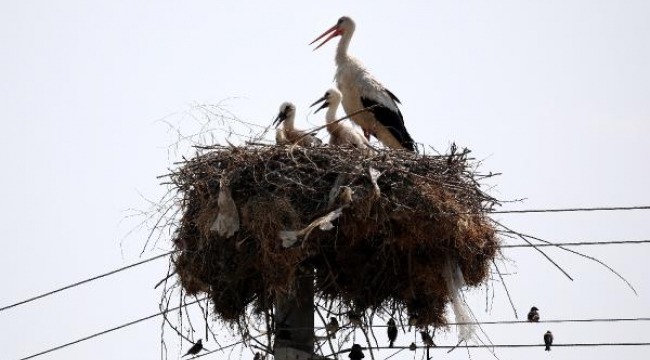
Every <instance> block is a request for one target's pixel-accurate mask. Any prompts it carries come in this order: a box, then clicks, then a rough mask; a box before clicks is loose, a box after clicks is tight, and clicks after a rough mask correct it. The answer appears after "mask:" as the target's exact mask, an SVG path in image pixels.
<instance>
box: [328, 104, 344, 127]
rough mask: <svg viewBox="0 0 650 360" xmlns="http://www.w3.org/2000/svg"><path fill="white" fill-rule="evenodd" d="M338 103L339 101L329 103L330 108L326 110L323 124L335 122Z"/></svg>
mask: <svg viewBox="0 0 650 360" xmlns="http://www.w3.org/2000/svg"><path fill="white" fill-rule="evenodd" d="M340 103H341V101H340V100H339V101H333V102H331V103H330V106H329V107H328V108H327V113H325V122H327V123H328V124H329V123H331V122H333V121H336V110H338V108H339V104H340Z"/></svg>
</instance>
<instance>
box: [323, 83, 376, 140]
mask: <svg viewBox="0 0 650 360" xmlns="http://www.w3.org/2000/svg"><path fill="white" fill-rule="evenodd" d="M342 97H343V96H342V95H341V93H340V92H339V91H338V90H336V89H329V90H327V91H326V92H325V95H323V97H322V98H320V99H318V100H316V102H315V103H313V104H311V106H314V105H316V104H319V103H321V102H322V103H323V105H321V107H319V108H318V109H316V111H315V112H314V113H317V112H318V111H319V110H321V109H325V108H327V113H326V114H325V122H326V123H327V126H326V128H327V132H329V133H330V141H329V143H330V145H337V146H346V145H352V146H354V147H356V148H358V149H366V148H369V147H370V144H369V143H368V140H367V139H366V138H365V137H364V136H363V134H362V133H360V132H359V131H357V129H355V128H353V127H352V126H350V125H349V124H347V123H344V122H341V121H338V122H337V121H336V120H337V117H336V110H338V108H339V105H340V104H341V98H342Z"/></svg>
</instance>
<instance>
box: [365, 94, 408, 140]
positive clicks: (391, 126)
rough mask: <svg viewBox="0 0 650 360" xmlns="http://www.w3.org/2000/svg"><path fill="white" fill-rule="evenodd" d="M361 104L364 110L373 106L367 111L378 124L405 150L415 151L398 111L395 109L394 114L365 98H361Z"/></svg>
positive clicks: (390, 110)
mask: <svg viewBox="0 0 650 360" xmlns="http://www.w3.org/2000/svg"><path fill="white" fill-rule="evenodd" d="M388 94H389V95H390V96H391V98H393V99H397V98H396V97H395V95H393V94H391V93H390V92H389V93H388ZM361 104H363V107H364V108H367V107H370V106H374V107H373V108H372V109H370V110H369V111H370V112H372V113H373V114H374V115H375V119H377V121H379V123H380V124H382V125H383V126H385V127H386V128H387V129H388V130H389V131H390V133H391V134H392V135H393V136H394V137H395V139H397V141H399V143H400V144H402V146H403V147H404V148H405V149H408V150H410V151H415V144H414V142H413V138H411V135H409V133H408V131H406V127H405V126H404V118H403V117H402V112H401V111H399V109H397V112H395V111H394V110H392V109H390V108H388V107H386V106H385V105H382V104H380V103H378V102H377V101H375V100H373V99H369V98H366V97H361Z"/></svg>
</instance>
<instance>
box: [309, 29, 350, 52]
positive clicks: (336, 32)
mask: <svg viewBox="0 0 650 360" xmlns="http://www.w3.org/2000/svg"><path fill="white" fill-rule="evenodd" d="M329 33H331V34H330V36H328V37H327V38H326V39H325V40H323V42H322V43H320V44H319V45H318V46H316V48H314V50H313V51H316V50H317V49H318V48H319V47H321V46H323V45H325V43H326V42H328V41H330V40H331V39H332V38H333V37H337V36H339V35H341V34H343V31H342V30H341V29H340V28H339V27H338V25H334V26H332V27H331V28H330V29H329V30H327V31H325V32H324V33H322V34H321V36H319V37H317V38H316V40H314V41H312V42H310V43H309V45H312V44H313V43H315V42H316V41H318V40H320V39H321V38H323V37H324V36H325V35H327V34H329Z"/></svg>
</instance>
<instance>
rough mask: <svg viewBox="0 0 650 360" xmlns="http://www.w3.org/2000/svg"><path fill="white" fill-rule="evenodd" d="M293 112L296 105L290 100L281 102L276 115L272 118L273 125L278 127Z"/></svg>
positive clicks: (294, 112) (293, 113)
mask: <svg viewBox="0 0 650 360" xmlns="http://www.w3.org/2000/svg"><path fill="white" fill-rule="evenodd" d="M295 114H296V106H295V105H294V104H292V103H290V102H283V103H282V105H280V112H279V113H278V116H277V117H276V118H275V120H273V125H275V127H278V126H280V124H281V123H282V122H283V121H285V120H286V119H288V118H289V117H291V116H293V115H295Z"/></svg>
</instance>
